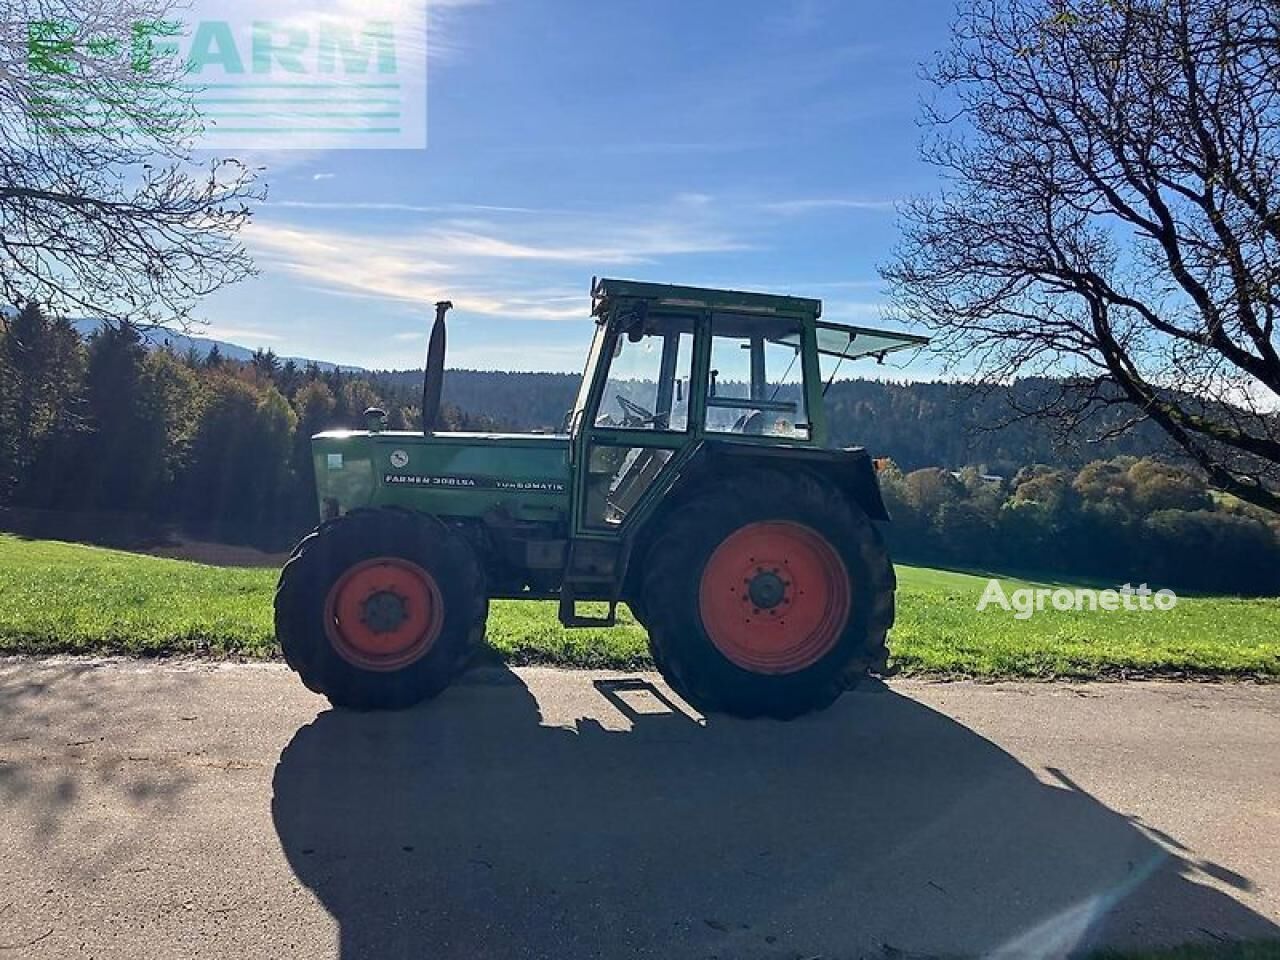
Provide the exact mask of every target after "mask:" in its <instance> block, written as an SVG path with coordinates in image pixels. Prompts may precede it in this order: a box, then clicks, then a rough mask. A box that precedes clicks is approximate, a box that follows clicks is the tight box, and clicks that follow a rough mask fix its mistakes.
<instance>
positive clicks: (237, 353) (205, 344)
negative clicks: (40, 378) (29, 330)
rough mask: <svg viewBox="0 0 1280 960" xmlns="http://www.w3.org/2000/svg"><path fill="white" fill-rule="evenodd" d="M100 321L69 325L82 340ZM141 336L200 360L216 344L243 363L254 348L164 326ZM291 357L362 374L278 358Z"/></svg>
mask: <svg viewBox="0 0 1280 960" xmlns="http://www.w3.org/2000/svg"><path fill="white" fill-rule="evenodd" d="M102 323H103V321H101V320H94V319H92V318H90V317H80V318H77V319H73V320H72V321H71V325H72V326H74V327H75V328H76V330H77V331H78V332H79V333H80V336H82V337H84V338H85V339H86V340H87V339H88V338H89V337H91V336H92V335H93V334H94V333H95V332H96V331H97V330H98V329H99V328H100V327H101V326H102ZM142 338H143V340H145V341H146V342H147V343H148V344H149V345H150V346H152V347H154V348H156V349H159V348H161V347H164V346H166V345H167V346H168V347H170V348H171V349H172V350H173V352H174V353H176V354H178V355H180V356H181V355H183V354H185V353H187V352H188V351H190V350H194V351H195V352H196V355H197V356H199V357H200V358H201V359H204V358H205V357H207V356H208V355H209V353H210V352H211V351H212V350H213V348H214V347H215V346H216V347H217V348H218V352H219V353H220V354H222V356H223V357H225V358H226V359H228V360H239V361H241V362H243V363H247V362H249V361H250V360H252V359H253V355H254V353H255V351H253V350H250V349H249V348H248V347H242V346H240V345H239V344H238V343H230V342H228V341H226V340H215V339H212V338H210V337H195V336H191V335H189V334H185V333H181V332H179V331H177V330H168V329H164V328H154V329H151V330H144V331H143V333H142ZM290 360H292V361H293V362H294V363H296V364H297V365H298V366H300V367H302V366H306V365H307V364H308V363H314V364H315V365H316V366H318V367H319V368H320V369H321V370H339V369H341V370H344V371H347V372H349V373H363V372H364V368H363V367H356V366H352V365H350V364H346V363H344V364H341V365H339V364H336V363H330V362H328V361H327V360H312V359H310V358H308V357H284V356H282V357H280V362H281V363H287V362H288V361H290Z"/></svg>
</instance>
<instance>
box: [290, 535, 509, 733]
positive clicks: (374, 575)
mask: <svg viewBox="0 0 1280 960" xmlns="http://www.w3.org/2000/svg"><path fill="white" fill-rule="evenodd" d="M487 613H488V601H487V599H486V596H485V589H484V581H483V576H482V574H481V571H480V566H479V563H478V562H477V560H476V557H475V553H474V551H473V550H472V549H471V547H470V546H469V545H468V544H467V543H466V542H465V541H463V540H462V539H461V538H459V537H458V536H457V535H456V534H454V533H452V532H451V531H450V530H449V529H448V528H447V527H445V526H444V525H443V524H441V523H440V522H439V521H437V520H435V519H433V518H431V517H427V516H423V515H419V514H413V513H409V512H407V511H401V510H362V511H356V512H353V513H350V514H348V515H347V516H345V517H342V518H340V519H338V520H334V521H330V522H329V523H326V524H324V525H323V526H321V527H319V528H318V529H317V530H316V531H315V532H313V533H312V534H311V535H310V536H308V537H307V538H306V539H305V540H303V541H302V543H301V544H299V545H298V548H297V549H296V550H295V551H294V555H293V557H292V558H291V559H290V560H289V562H288V563H287V564H286V565H285V568H284V570H283V571H281V574H280V582H279V585H278V586H277V588H276V604H275V624H276V637H277V639H278V641H279V643H280V646H281V649H282V650H283V652H284V656H285V660H286V661H287V662H288V663H289V665H290V666H291V667H293V669H294V670H296V671H297V672H298V675H299V676H300V677H301V678H302V682H303V683H304V684H306V685H307V687H308V688H310V689H311V690H314V691H315V692H316V693H320V694H324V695H325V696H327V697H328V698H329V700H330V701H331V702H332V703H333V704H334V705H335V706H341V707H352V708H355V709H360V710H374V709H396V708H401V707H407V706H411V705H412V704H415V703H418V702H419V701H421V700H425V699H426V698H428V697H432V696H435V695H436V694H438V693H439V692H440V691H442V690H443V689H444V688H445V687H447V686H448V685H449V684H450V683H451V682H452V681H453V679H454V678H455V677H456V676H457V675H458V674H459V673H461V672H462V670H463V669H464V668H465V667H466V664H467V661H468V660H469V659H470V656H471V653H472V651H473V650H474V649H475V647H476V646H477V645H478V644H479V642H480V640H481V639H482V638H483V636H484V623H485V618H486V615H487Z"/></svg>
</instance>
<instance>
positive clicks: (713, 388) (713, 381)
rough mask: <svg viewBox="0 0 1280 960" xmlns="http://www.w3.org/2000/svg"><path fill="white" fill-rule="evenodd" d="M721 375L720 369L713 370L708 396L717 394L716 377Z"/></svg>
mask: <svg viewBox="0 0 1280 960" xmlns="http://www.w3.org/2000/svg"><path fill="white" fill-rule="evenodd" d="M718 376H720V371H719V370H712V371H711V389H710V390H708V391H707V396H709V397H714V396H715V395H716V377H718Z"/></svg>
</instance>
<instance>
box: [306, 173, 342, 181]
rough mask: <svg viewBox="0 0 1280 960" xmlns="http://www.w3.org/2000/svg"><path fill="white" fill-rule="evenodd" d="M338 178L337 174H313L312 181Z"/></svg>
mask: <svg viewBox="0 0 1280 960" xmlns="http://www.w3.org/2000/svg"><path fill="white" fill-rule="evenodd" d="M336 176H337V174H336V173H313V174H312V175H311V179H312V180H332V179H333V178H334V177H336Z"/></svg>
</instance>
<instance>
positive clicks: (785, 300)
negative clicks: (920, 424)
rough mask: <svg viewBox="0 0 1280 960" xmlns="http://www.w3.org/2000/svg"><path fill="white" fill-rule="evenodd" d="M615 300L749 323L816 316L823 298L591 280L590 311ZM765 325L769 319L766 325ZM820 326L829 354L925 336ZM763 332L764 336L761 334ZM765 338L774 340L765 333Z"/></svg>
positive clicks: (877, 349) (887, 348) (599, 311)
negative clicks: (716, 314) (722, 315)
mask: <svg viewBox="0 0 1280 960" xmlns="http://www.w3.org/2000/svg"><path fill="white" fill-rule="evenodd" d="M619 300H645V301H648V302H649V303H652V304H654V305H656V306H659V307H669V308H673V309H677V310H678V309H680V308H685V309H692V310H720V311H724V312H725V313H732V314H738V315H740V317H741V319H742V321H743V322H744V323H748V324H750V325H752V328H753V329H754V328H755V326H754V325H755V324H756V323H759V322H760V321H751V320H749V319H748V317H747V316H742V315H754V316H758V317H762V318H763V317H772V316H786V317H791V318H793V319H794V318H796V317H797V316H799V317H805V318H809V319H811V320H814V321H816V320H818V318H820V317H821V316H822V301H821V300H813V299H810V298H808V297H788V296H779V295H775V294H770V293H747V292H744V291H741V290H714V289H711V288H709V287H682V286H676V285H674V284H670V283H644V282H642V281H639V280H611V279H608V278H601V279H599V280H596V281H594V282H593V283H592V285H591V301H592V311H591V312H592V313H593V314H594V315H595V316H596V317H597V318H599V319H600V320H601V321H603V319H604V318H605V316H606V315H607V310H608V306H609V304H610V303H615V302H617V301H619ZM766 326H767V324H766ZM817 327H818V337H817V341H818V352H819V353H821V354H825V355H826V356H830V357H837V358H840V359H845V360H856V359H858V358H860V357H876V358H877V359H879V360H883V359H884V358H885V356H886V355H887V354H890V353H896V352H897V351H899V350H910V349H912V348H917V347H923V346H925V345H926V344H928V342H929V339H928V337H921V336H917V335H915V334H911V333H904V332H901V331H897V330H879V329H876V328H874V327H855V326H852V325H850V324H845V323H833V322H831V321H822V322H819V323H818V324H817ZM765 336H766V337H767V336H768V335H767V334H765ZM769 339H775V338H773V337H769ZM777 342H787V343H788V344H791V345H794V346H798V345H799V338H798V336H797V335H795V334H794V333H787V334H783V335H781V336H780V337H778V338H777Z"/></svg>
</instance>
